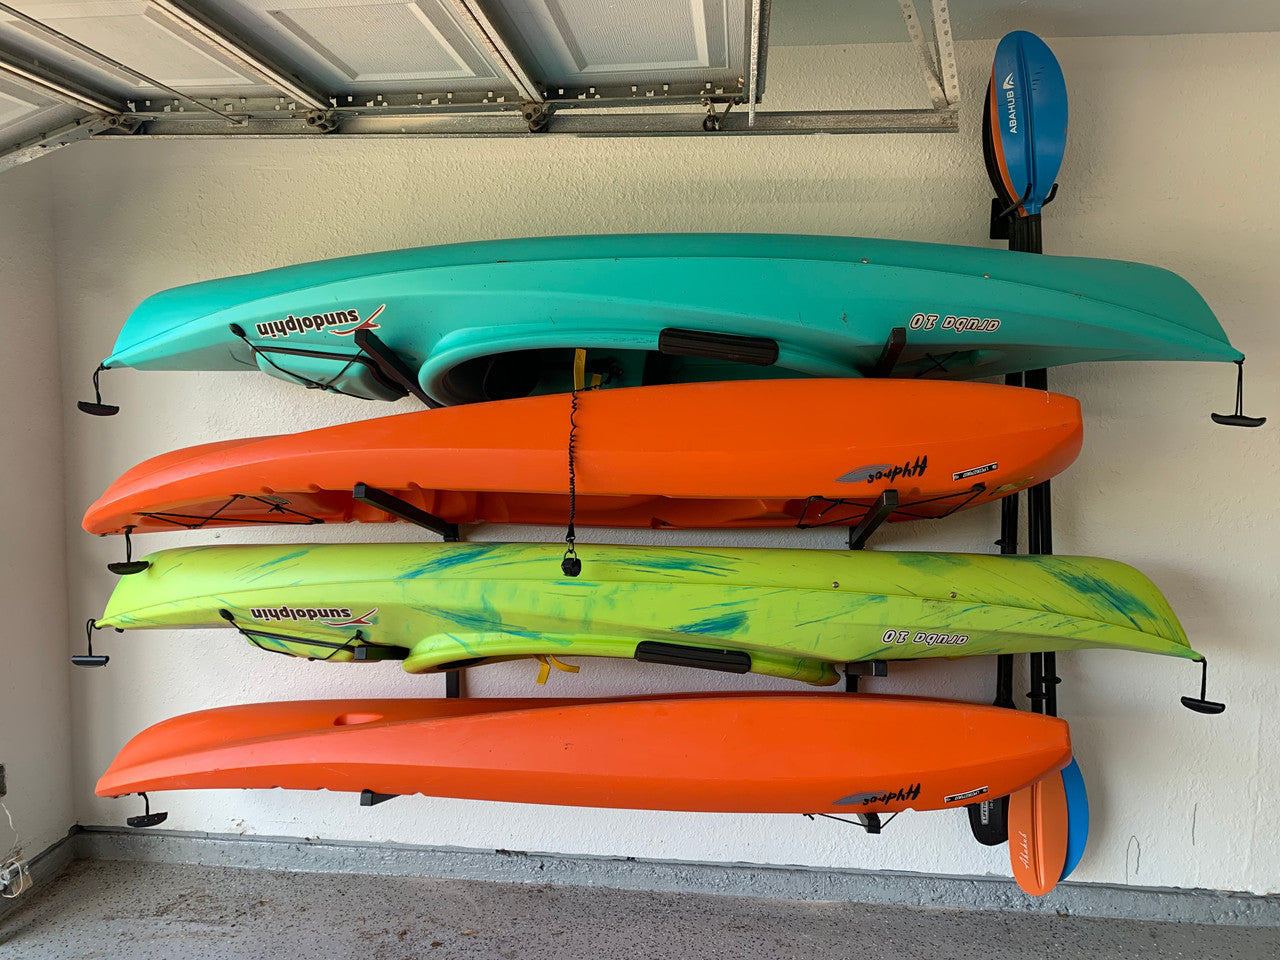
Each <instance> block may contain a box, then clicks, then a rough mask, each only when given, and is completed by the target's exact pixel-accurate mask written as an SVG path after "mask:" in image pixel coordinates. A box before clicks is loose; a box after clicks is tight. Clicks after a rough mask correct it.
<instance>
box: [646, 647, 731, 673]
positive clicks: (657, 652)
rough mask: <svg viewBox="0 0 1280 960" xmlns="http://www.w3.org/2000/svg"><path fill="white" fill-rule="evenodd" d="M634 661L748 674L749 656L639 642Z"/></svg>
mask: <svg viewBox="0 0 1280 960" xmlns="http://www.w3.org/2000/svg"><path fill="white" fill-rule="evenodd" d="M634 656H635V659H636V660H637V661H639V662H640V663H665V664H668V665H670V666H674V667H698V668H700V669H702V670H718V671H720V672H721V673H750V672H751V654H749V653H747V652H746V651H745V650H708V649H707V648H705V647H683V646H681V645H679V644H677V643H660V642H659V641H657V640H641V641H640V642H639V643H638V644H636V652H635V654H634Z"/></svg>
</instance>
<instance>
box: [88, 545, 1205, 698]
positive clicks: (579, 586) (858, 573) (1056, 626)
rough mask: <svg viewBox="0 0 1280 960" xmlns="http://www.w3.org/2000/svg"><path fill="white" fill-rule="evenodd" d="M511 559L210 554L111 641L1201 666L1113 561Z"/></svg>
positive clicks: (708, 659) (161, 564)
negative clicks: (1063, 654)
mask: <svg viewBox="0 0 1280 960" xmlns="http://www.w3.org/2000/svg"><path fill="white" fill-rule="evenodd" d="M562 549H563V548H562V547H561V546H559V545H555V544H514V543H396V544H316V545H289V546H284V545H272V546H210V547H192V548H185V549H176V550H164V551H161V552H159V553H155V554H152V555H151V556H150V557H148V558H147V567H146V569H144V570H142V571H141V572H140V573H135V574H131V575H129V576H125V577H122V578H121V579H120V582H119V584H118V585H117V586H116V589H115V592H114V593H113V594H112V596H111V600H110V602H109V603H108V604H107V609H106V612H105V613H104V615H103V617H102V619H101V620H99V621H98V622H97V626H99V627H117V628H121V629H126V630H128V629H137V628H148V627H161V628H175V627H178V628H184V627H228V626H230V627H234V628H236V629H238V630H239V631H240V632H241V633H242V634H243V635H244V636H245V637H246V638H247V639H248V640H250V641H251V642H252V643H254V644H256V645H258V646H259V647H262V648H263V649H265V650H269V651H273V652H277V653H285V654H291V655H294V656H300V657H309V658H313V659H322V660H330V661H350V660H386V659H398V660H402V661H403V666H404V669H405V670H406V671H408V672H409V673H432V672H438V671H442V670H450V669H456V668H459V667H463V666H472V665H475V664H479V663H485V662H492V661H496V660H507V659H514V658H520V657H538V656H543V657H545V656H547V655H551V656H556V657H574V656H590V657H628V658H631V657H634V658H636V659H638V660H642V661H648V662H658V663H675V664H684V665H688V666H699V667H706V668H709V669H716V670H726V671H730V672H738V673H746V672H754V673H761V674H767V675H770V676H776V677H787V678H791V679H795V680H801V681H804V682H806V683H812V684H830V683H834V682H835V681H836V679H837V672H836V669H835V665H836V664H841V663H846V662H851V661H857V660H890V659H920V658H924V657H960V656H978V655H985V654H999V653H1023V652H1029V651H1047V650H1079V649H1085V648H1090V647H1109V648H1114V649H1122V650H1136V651H1140V652H1145V653H1158V654H1163V655H1165V656H1174V657H1184V658H1187V659H1199V654H1197V653H1196V652H1195V651H1194V650H1192V649H1191V647H1190V645H1189V644H1188V641H1187V637H1186V635H1185V634H1184V633H1183V630H1182V627H1181V626H1180V625H1179V623H1178V620H1177V618H1176V617H1175V616H1174V613H1173V611H1172V610H1171V609H1170V608H1169V604H1168V602H1167V601H1166V600H1165V599H1164V597H1163V596H1162V595H1161V594H1160V591H1159V590H1158V589H1156V587H1155V585H1154V584H1152V582H1151V581H1150V580H1148V579H1147V578H1146V577H1145V576H1143V575H1142V574H1141V573H1139V572H1138V571H1137V570H1135V569H1133V568H1132V567H1129V566H1126V565H1125V564H1123V563H1118V562H1116V561H1113V560H1100V559H1096V558H1091V557H1064V556H1026V557H1014V556H985V555H977V554H948V553H895V552H866V551H834V550H794V549H789V550H775V549H751V548H726V547H652V546H602V545H596V544H592V545H590V546H589V547H583V548H581V556H582V560H583V567H582V575H581V576H580V577H577V578H567V577H565V576H564V575H563V574H562V573H561V570H560V560H561V554H562Z"/></svg>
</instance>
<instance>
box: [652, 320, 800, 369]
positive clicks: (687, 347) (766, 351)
mask: <svg viewBox="0 0 1280 960" xmlns="http://www.w3.org/2000/svg"><path fill="white" fill-rule="evenodd" d="M658 352H659V353H662V354H665V355H666V356H669V357H701V358H702V359H704V360H728V361H730V362H732V363H748V364H751V365H752V366H754V367H770V366H773V364H775V363H777V362H778V341H776V340H770V339H769V338H767V337H742V336H738V335H737V334H734V333H715V332H714V331H711V330H680V329H678V328H676V327H667V328H666V329H665V330H663V331H662V332H660V333H659V334H658Z"/></svg>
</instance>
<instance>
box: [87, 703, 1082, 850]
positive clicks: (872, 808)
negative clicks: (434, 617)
mask: <svg viewBox="0 0 1280 960" xmlns="http://www.w3.org/2000/svg"><path fill="white" fill-rule="evenodd" d="M1070 756H1071V745H1070V737H1069V734H1068V731H1067V725H1066V723H1065V722H1063V721H1062V720H1059V719H1057V718H1054V717H1044V716H1039V715H1037V714H1032V713H1023V712H1018V711H1013V710H1003V709H1000V708H997V707H988V706H983V705H978V704H970V703H953V702H949V701H944V700H925V699H918V698H911V697H871V696H852V695H849V694H807V695H800V696H797V695H794V694H772V693H751V694H740V695H732V694H729V695H725V694H687V695H676V696H670V695H668V696H654V697H635V698H627V699H620V700H556V699H511V700H485V699H474V700H472V699H463V700H451V699H442V700H320V701H295V702H286V703H263V704H249V705H245V706H236V707H222V708H219V709H216V710H205V711H202V712H199V713H192V714H187V715H186V716H181V717H175V718H174V719H172V720H166V721H164V722H163V723H159V724H156V725H155V726H153V727H151V728H150V729H148V730H144V731H143V732H142V733H140V734H138V736H136V737H134V738H133V740H132V741H130V742H129V744H128V745H126V746H125V748H124V749H123V750H121V751H120V755H119V756H118V757H116V759H115V761H114V762H113V763H112V764H111V767H110V768H109V769H108V770H107V772H106V773H105V774H103V776H102V779H101V780H99V782H98V785H97V792H98V795H99V796H108V797H112V796H121V795H123V794H127V793H137V792H148V791H152V790H183V789H203V788H218V787H222V788H227V787H245V788H270V787H283V788H286V789H293V790H321V789H327V790H347V791H360V790H365V789H368V790H373V791H375V792H377V793H388V794H410V793H422V794H426V795H428V796H435V797H459V798H466V799H478V800H502V801H514V802H521V803H547V804H563V805H568V806H589V807H618V808H623V809H646V810H695V811H712V812H725V813H734V812H742V813H845V814H850V813H872V812H876V813H887V812H892V811H896V810H903V809H907V808H913V809H916V810H932V809H955V808H960V807H963V806H964V805H965V804H966V803H972V802H973V800H974V798H975V797H983V796H992V797H995V796H1001V795H1003V794H1005V793H1009V792H1011V791H1012V790H1016V789H1019V788H1021V787H1023V786H1025V785H1026V784H1028V783H1030V782H1032V781H1034V780H1035V779H1036V778H1038V777H1041V776H1044V775H1045V774H1046V773H1048V772H1051V771H1054V770H1057V769H1059V768H1061V767H1062V766H1063V765H1064V764H1065V763H1066V762H1067V761H1068V759H1069V758H1070ZM1058 779H1059V780H1061V778H1058ZM1059 868H1061V860H1059Z"/></svg>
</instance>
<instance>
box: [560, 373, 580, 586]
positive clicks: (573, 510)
mask: <svg viewBox="0 0 1280 960" xmlns="http://www.w3.org/2000/svg"><path fill="white" fill-rule="evenodd" d="M577 413H578V385H577V383H576V382H575V384H574V389H573V392H572V393H571V394H570V395H569V527H568V529H567V530H565V534H564V542H565V551H564V557H562V558H561V560H560V570H561V572H563V573H564V575H565V576H566V577H576V576H578V575H579V574H580V573H582V561H581V560H579V559H578V551H577V550H576V549H575V548H574V544H575V542H576V541H577V539H578V538H577V534H576V533H575V532H574V529H573V518H574V517H575V516H576V515H577V512H578V477H577V473H576V471H575V467H574V462H573V456H574V449H573V445H574V442H575V441H576V440H577V439H578V421H577V417H576V415H577Z"/></svg>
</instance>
